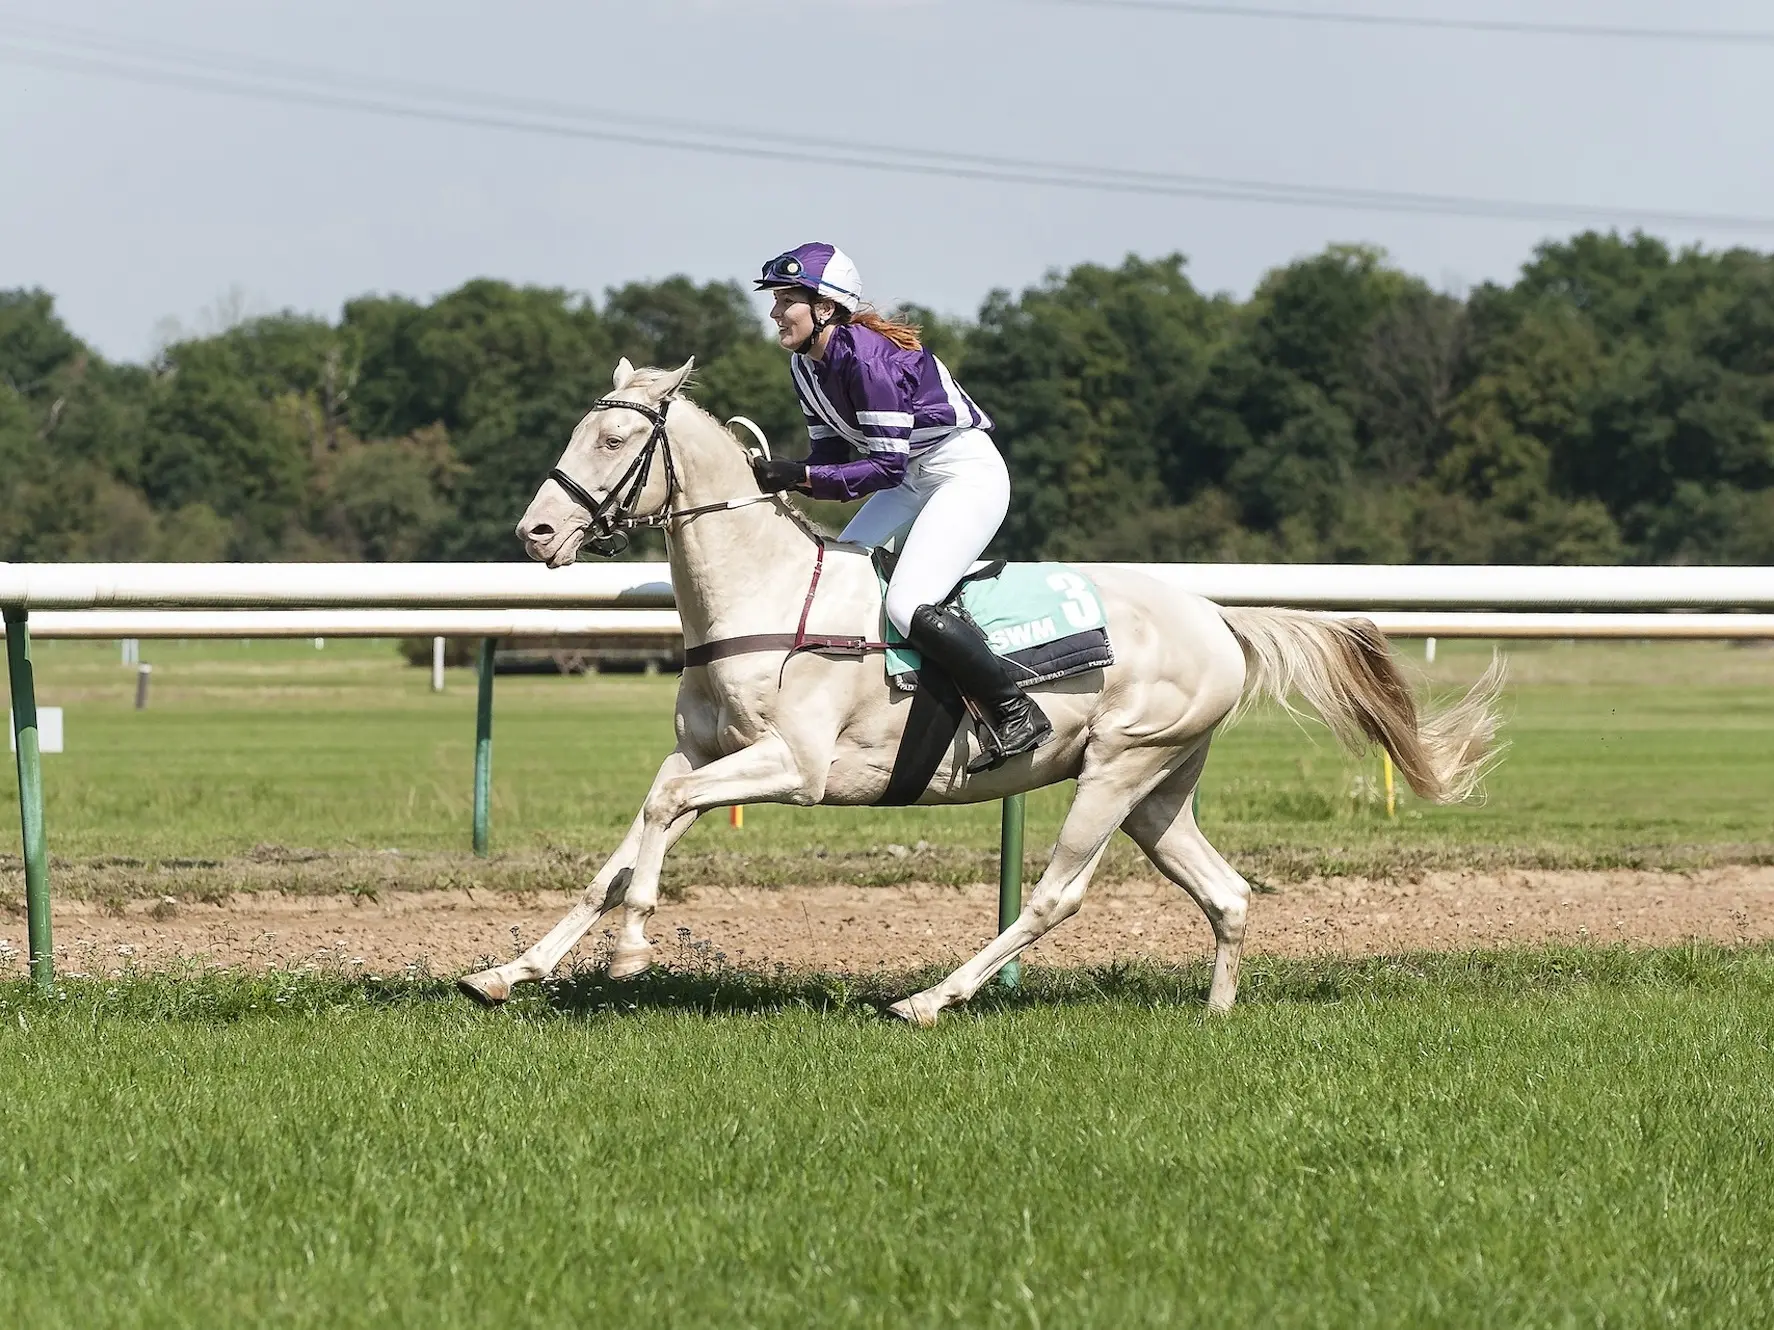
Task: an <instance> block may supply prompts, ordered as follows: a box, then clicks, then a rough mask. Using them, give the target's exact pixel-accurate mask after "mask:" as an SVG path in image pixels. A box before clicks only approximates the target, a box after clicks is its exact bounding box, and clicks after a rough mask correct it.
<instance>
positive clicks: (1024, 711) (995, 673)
mask: <svg viewBox="0 0 1774 1330" xmlns="http://www.w3.org/2000/svg"><path fill="white" fill-rule="evenodd" d="M906 641H908V642H910V643H911V644H912V645H913V646H915V647H917V648H918V650H919V651H921V652H923V653H924V654H925V655H927V656H929V657H930V659H931V660H933V661H935V662H936V663H937V664H938V665H940V666H941V667H942V668H943V669H944V670H946V671H947V672H948V675H949V677H950V678H951V679H953V680H954V681H955V685H956V687H958V688H959V689H960V690H961V691H962V692H963V693H965V694H966V695H967V696H968V697H969V698H971V699H972V700H973V701H974V702H976V703H978V704H979V707H980V709H981V710H982V711H983V712H985V716H986V723H985V724H984V725H982V726H980V735H979V742H980V749H981V752H980V755H979V756H978V757H976V758H974V759H973V761H971V762H969V763H968V764H967V770H968V772H969V773H975V772H980V771H990V770H991V769H992V768H993V767H996V766H1002V765H1003V764H1004V763H1005V762H1007V761H1008V760H1010V759H1011V758H1013V757H1015V756H1017V755H1018V754H1019V753H1029V752H1033V751H1034V750H1035V749H1037V748H1039V747H1040V746H1041V745H1042V744H1044V743H1046V742H1047V741H1048V740H1049V739H1050V738H1052V737H1053V723H1052V722H1051V721H1049V720H1048V719H1047V716H1046V713H1044V712H1043V711H1042V710H1041V708H1040V707H1038V706H1036V705H1035V704H1034V703H1033V702H1031V701H1030V700H1029V696H1028V694H1027V693H1025V692H1023V690H1022V687H1021V685H1019V684H1018V683H1017V681H1016V674H1017V671H1016V666H1014V665H1012V664H1011V663H1010V662H1009V661H1007V660H1002V659H1000V658H999V657H997V656H994V655H993V654H992V648H991V647H990V646H988V645H987V644H986V637H985V634H984V633H982V632H980V630H979V625H977V624H975V623H974V622H973V621H972V620H971V619H968V618H965V617H963V616H962V615H959V614H956V613H955V612H954V611H953V610H950V609H948V608H946V607H944V606H942V605H920V606H918V608H917V610H916V611H914V612H913V614H912V628H911V631H910V632H909V633H907V634H906Z"/></svg>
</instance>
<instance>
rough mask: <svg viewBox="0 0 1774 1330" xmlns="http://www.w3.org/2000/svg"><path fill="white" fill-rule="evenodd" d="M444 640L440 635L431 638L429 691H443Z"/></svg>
mask: <svg viewBox="0 0 1774 1330" xmlns="http://www.w3.org/2000/svg"><path fill="white" fill-rule="evenodd" d="M443 671H444V640H443V638H441V637H434V638H432V639H431V691H432V692H434V693H441V692H443V683H444V673H443Z"/></svg>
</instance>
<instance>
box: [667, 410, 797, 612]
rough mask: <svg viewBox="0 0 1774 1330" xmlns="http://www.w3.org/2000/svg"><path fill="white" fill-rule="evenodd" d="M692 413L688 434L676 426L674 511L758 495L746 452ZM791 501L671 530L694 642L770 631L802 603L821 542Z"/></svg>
mask: <svg viewBox="0 0 1774 1330" xmlns="http://www.w3.org/2000/svg"><path fill="white" fill-rule="evenodd" d="M684 414H685V415H687V416H689V417H690V420H689V421H687V422H686V425H687V427H686V428H685V429H684V431H683V433H682V435H681V436H680V435H678V424H677V421H676V420H675V419H674V420H673V421H672V430H673V435H674V438H673V443H674V444H675V445H677V446H676V447H674V449H673V461H674V463H675V465H676V468H677V473H678V493H677V495H676V497H675V498H674V499H673V500H672V505H671V506H672V507H673V508H677V509H683V508H699V507H701V506H702V505H704V504H711V503H721V502H723V501H724V500H727V499H737V498H740V497H743V496H746V495H749V494H751V493H752V492H753V491H754V490H755V488H756V485H755V482H754V481H753V479H752V473H751V465H750V463H749V462H747V460H746V457H745V454H744V453H743V452H742V451H741V450H740V449H739V448H738V447H737V446H736V445H735V444H734V442H733V441H732V439H731V438H730V437H728V436H727V434H726V432H725V431H724V430H722V429H721V427H720V426H719V425H717V424H716V423H715V422H714V420H713V419H712V418H710V417H708V416H706V415H703V414H701V413H700V412H694V413H692V412H685V413H684ZM784 503H786V501H781V502H777V501H769V502H764V503H751V504H747V505H745V506H744V507H743V508H732V509H728V510H726V511H724V512H714V513H704V514H703V515H702V516H700V517H690V518H685V519H683V520H681V521H677V522H673V523H671V524H670V525H669V526H668V527H667V528H666V532H667V536H666V546H667V549H668V551H669V555H670V559H671V581H672V588H673V591H674V592H675V594H676V597H677V603H678V616H679V618H681V619H682V620H683V623H684V632H685V635H686V636H687V637H690V638H692V640H697V641H709V640H710V639H711V638H712V637H714V636H722V637H726V636H738V635H739V634H741V633H751V632H769V631H772V630H774V629H776V628H779V627H781V626H782V620H783V616H784V614H785V613H790V612H793V611H794V610H795V609H796V607H798V606H799V605H800V603H801V599H802V598H803V597H804V596H805V595H806V590H807V579H808V577H809V575H810V573H811V571H812V567H813V557H814V543H813V538H812V537H811V536H810V535H809V534H808V532H807V530H806V528H804V527H803V526H801V524H800V523H799V522H797V521H796V520H795V519H794V518H792V517H790V516H789V515H788V513H786V512H785V511H784V510H783V508H784ZM791 569H792V570H793V571H792V572H791V571H790V570H791ZM785 607H786V609H785Z"/></svg>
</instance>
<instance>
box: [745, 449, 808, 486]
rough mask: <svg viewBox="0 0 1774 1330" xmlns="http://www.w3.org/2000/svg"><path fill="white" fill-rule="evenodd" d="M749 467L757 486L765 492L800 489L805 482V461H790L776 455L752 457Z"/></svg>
mask: <svg viewBox="0 0 1774 1330" xmlns="http://www.w3.org/2000/svg"><path fill="white" fill-rule="evenodd" d="M751 469H752V474H753V475H755V476H756V477H757V478H758V488H759V489H761V490H763V491H764V493H766V494H775V493H776V492H777V491H779V490H797V489H801V488H802V487H803V486H805V485H806V483H807V464H806V463H805V462H790V461H786V460H784V459H782V458H778V457H754V458H752V459H751Z"/></svg>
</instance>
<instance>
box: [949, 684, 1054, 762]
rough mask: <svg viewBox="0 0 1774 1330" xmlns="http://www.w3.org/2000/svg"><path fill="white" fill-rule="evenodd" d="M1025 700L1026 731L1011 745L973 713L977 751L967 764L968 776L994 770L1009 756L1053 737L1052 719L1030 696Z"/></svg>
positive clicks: (1029, 750) (1030, 749)
mask: <svg viewBox="0 0 1774 1330" xmlns="http://www.w3.org/2000/svg"><path fill="white" fill-rule="evenodd" d="M1028 701H1029V713H1030V724H1029V731H1028V733H1027V735H1025V736H1024V737H1023V738H1022V739H1021V740H1019V741H1018V742H1017V743H1015V744H1014V745H1009V746H1007V745H1006V744H1005V743H1004V740H1003V738H1002V737H1001V736H1000V735H999V734H998V731H997V730H996V729H995V728H994V727H993V726H992V725H991V724H990V722H988V721H987V720H986V719H985V718H984V717H983V716H977V715H976V716H975V718H974V719H975V724H976V727H977V729H978V731H979V750H980V751H979V756H978V757H976V758H974V759H973V760H972V761H971V762H969V763H968V764H967V774H968V775H969V776H977V775H979V774H980V773H981V772H984V771H996V770H997V769H998V768H999V767H1001V766H1003V765H1004V764H1005V763H1006V762H1008V761H1010V759H1011V758H1013V757H1021V756H1022V755H1023V754H1024V753H1032V752H1034V751H1035V750H1036V749H1037V748H1040V747H1041V746H1042V745H1043V744H1045V743H1047V742H1048V741H1049V740H1050V739H1052V738H1053V722H1052V721H1050V720H1048V719H1047V713H1046V712H1045V711H1043V710H1041V707H1040V706H1039V704H1037V703H1036V702H1035V701H1034V700H1033V699H1028Z"/></svg>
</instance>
